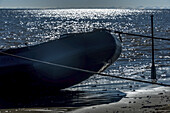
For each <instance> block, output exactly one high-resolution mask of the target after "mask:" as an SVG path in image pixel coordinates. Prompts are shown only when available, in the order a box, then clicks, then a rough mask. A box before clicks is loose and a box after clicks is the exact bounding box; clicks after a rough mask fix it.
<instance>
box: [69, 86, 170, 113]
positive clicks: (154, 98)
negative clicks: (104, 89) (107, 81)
mask: <svg viewBox="0 0 170 113" xmlns="http://www.w3.org/2000/svg"><path fill="white" fill-rule="evenodd" d="M155 112H156V113H169V112H170V88H169V87H157V88H153V87H152V86H151V87H147V88H145V89H140V90H136V91H133V92H127V96H126V97H125V98H123V99H122V100H120V101H119V102H116V103H111V104H104V105H97V106H91V107H85V108H81V109H77V110H74V111H71V112H69V113H155Z"/></svg>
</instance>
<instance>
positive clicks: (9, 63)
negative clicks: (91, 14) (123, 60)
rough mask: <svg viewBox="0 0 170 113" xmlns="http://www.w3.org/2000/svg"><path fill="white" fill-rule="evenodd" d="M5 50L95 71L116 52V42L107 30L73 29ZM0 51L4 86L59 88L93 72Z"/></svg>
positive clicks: (118, 43) (26, 88)
mask: <svg viewBox="0 0 170 113" xmlns="http://www.w3.org/2000/svg"><path fill="white" fill-rule="evenodd" d="M4 52H5V53H9V54H14V55H17V56H22V57H26V58H30V59H35V60H38V61H43V62H44V61H45V62H50V63H53V64H60V65H64V66H70V67H76V68H80V69H85V70H91V71H95V72H99V71H101V70H103V67H105V66H108V64H109V62H111V61H112V62H113V61H115V60H116V59H117V58H118V57H119V55H120V53H121V46H120V42H119V41H118V40H117V39H116V38H114V37H113V36H112V35H111V34H110V33H109V32H108V31H107V30H96V31H93V32H89V33H76V34H69V35H65V36H63V38H61V39H58V40H53V41H49V42H46V43H43V44H39V45H35V46H30V47H24V48H18V49H10V50H7V51H4ZM43 62H36V61H32V60H28V59H22V58H18V57H14V56H10V55H5V54H0V78H1V79H0V87H1V88H3V89H4V90H17V91H18V90H19V91H25V90H27V91H29V92H30V91H32V90H34V91H38V90H44V89H45V90H47V91H50V89H51V90H60V89H63V88H67V87H69V86H72V85H75V84H77V83H79V82H81V81H83V80H85V79H87V78H89V77H90V76H92V75H93V74H91V73H87V72H82V71H77V70H74V69H68V68H63V67H59V66H57V65H56V66H54V65H50V64H47V63H43Z"/></svg>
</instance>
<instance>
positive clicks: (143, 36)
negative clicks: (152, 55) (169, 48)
mask: <svg viewBox="0 0 170 113" xmlns="http://www.w3.org/2000/svg"><path fill="white" fill-rule="evenodd" d="M114 33H118V34H125V35H130V36H139V37H145V38H151V39H152V36H145V35H139V34H132V33H125V32H120V31H114ZM153 38H154V39H160V40H166V41H170V39H168V38H160V37H153Z"/></svg>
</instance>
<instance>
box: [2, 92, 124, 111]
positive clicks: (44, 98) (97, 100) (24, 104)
mask: <svg viewBox="0 0 170 113" xmlns="http://www.w3.org/2000/svg"><path fill="white" fill-rule="evenodd" d="M11 93H12V92H11ZM49 95H50V94H48V95H35V96H21V95H19V96H16V95H13V96H0V109H12V108H35V107H82V106H91V105H99V104H107V103H111V102H118V101H120V100H121V99H122V98H123V97H125V96H126V94H125V93H122V92H120V91H65V90H61V91H57V92H55V94H54V93H53V94H51V95H50V96H49Z"/></svg>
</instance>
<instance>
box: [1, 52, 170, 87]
mask: <svg viewBox="0 0 170 113" xmlns="http://www.w3.org/2000/svg"><path fill="white" fill-rule="evenodd" d="M0 53H1V54H4V55H8V56H12V57H16V58H20V59H24V60H29V61H33V62H38V63H42V64H47V65H52V66H56V67H61V68H66V69H71V70H76V71H81V72H86V73H91V74H98V75H101V76H107V77H112V78H119V79H124V80H130V81H135V82H142V83H148V84H155V85H160V86H166V87H170V85H168V84H163V83H157V82H150V81H145V80H139V79H133V78H126V77H121V76H115V75H110V74H105V73H99V72H95V71H90V70H86V69H81V68H77V67H71V66H66V65H61V64H56V63H51V62H47V61H42V60H37V59H33V58H28V57H24V56H19V55H14V54H10V53H6V52H3V51H0Z"/></svg>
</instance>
